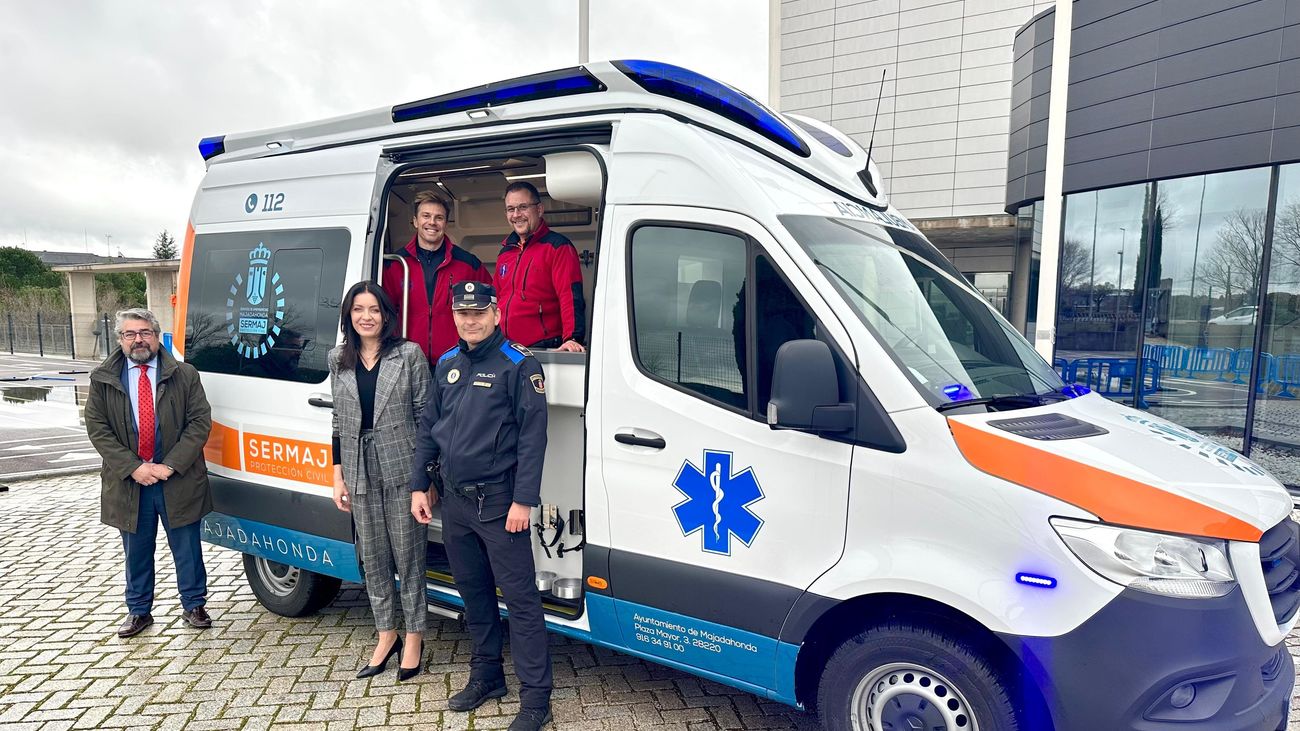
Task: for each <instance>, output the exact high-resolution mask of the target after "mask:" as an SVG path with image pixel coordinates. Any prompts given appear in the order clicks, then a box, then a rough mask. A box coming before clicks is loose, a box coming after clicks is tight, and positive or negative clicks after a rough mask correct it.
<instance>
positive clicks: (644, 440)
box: [614, 431, 668, 449]
mask: <svg viewBox="0 0 1300 731" xmlns="http://www.w3.org/2000/svg"><path fill="white" fill-rule="evenodd" d="M614 441H616V442H618V443H619V444H629V445H631V446H633V447H649V448H651V449H663V448H664V447H666V446H668V443H667V442H665V441H664V438H663V437H661V436H658V435H656V436H653V437H638V436H637V435H635V434H632V433H629V432H625V431H620V432H614Z"/></svg>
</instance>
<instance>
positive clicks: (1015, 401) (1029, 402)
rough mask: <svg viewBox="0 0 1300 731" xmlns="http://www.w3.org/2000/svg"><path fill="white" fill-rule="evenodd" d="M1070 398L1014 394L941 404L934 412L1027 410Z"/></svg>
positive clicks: (1043, 394)
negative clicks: (971, 408) (996, 408)
mask: <svg viewBox="0 0 1300 731" xmlns="http://www.w3.org/2000/svg"><path fill="white" fill-rule="evenodd" d="M1068 398H1069V396H1066V395H1065V394H1063V393H1060V392H1052V393H1014V394H1006V395H1003V396H987V397H985V398H968V399H965V400H962V401H953V402H952V403H950V404H939V405H938V406H936V407H934V410H935V411H938V412H940V413H942V412H944V411H948V410H950V409H955V408H958V407H960V406H1010V407H1014V408H1017V409H1027V408H1029V407H1031V406H1042V405H1043V404H1047V403H1055V402H1057V401H1065V400H1066V399H1068Z"/></svg>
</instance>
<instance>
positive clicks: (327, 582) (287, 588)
mask: <svg viewBox="0 0 1300 731" xmlns="http://www.w3.org/2000/svg"><path fill="white" fill-rule="evenodd" d="M244 576H245V577H246V578H247V579H248V586H249V588H251V589H252V590H253V595H254V596H256V597H257V601H259V602H261V603H262V606H264V607H266V608H267V609H269V610H271V611H272V612H274V613H276V614H278V615H280V616H281V617H305V616H307V615H308V614H313V613H315V612H316V611H318V610H319V609H321V608H322V607H324V606H325V605H327V604H329V603H330V602H332V601H334V597H335V596H338V593H339V586H340V585H342V583H343V582H341V581H340V580H338V579H336V578H334V577H333V576H325V575H324V574H318V573H315V572H314V571H308V570H306V569H300V568H298V567H297V566H289V565H288V564H282V563H279V562H277V561H269V560H267V559H265V558H262V557H261V556H254V555H253V554H251V553H245V554H244Z"/></svg>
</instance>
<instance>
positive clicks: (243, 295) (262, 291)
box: [226, 242, 285, 359]
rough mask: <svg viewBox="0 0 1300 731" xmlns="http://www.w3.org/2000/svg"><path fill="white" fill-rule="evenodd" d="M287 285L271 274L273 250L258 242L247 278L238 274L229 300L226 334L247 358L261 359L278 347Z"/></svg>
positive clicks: (249, 257) (251, 252) (237, 349)
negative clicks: (277, 341)
mask: <svg viewBox="0 0 1300 731" xmlns="http://www.w3.org/2000/svg"><path fill="white" fill-rule="evenodd" d="M284 309H285V308H284V284H282V283H281V282H280V275H279V273H278V272H275V271H272V270H271V250H270V249H268V248H266V244H264V243H261V242H258V244H257V246H256V247H255V248H253V249H252V250H251V251H249V252H248V274H247V278H245V275H244V273H243V272H239V273H236V274H235V280H234V282H233V283H232V284H231V285H230V291H229V295H228V296H227V297H226V334H227V335H229V336H230V344H231V345H232V346H234V348H235V351H236V352H237V353H239V355H240V356H242V357H244V358H253V359H256V358H260V357H262V356H264V355H266V354H267V353H268V352H269V351H270V350H271V348H274V347H275V339H276V338H277V337H279V336H280V328H281V327H282V326H283V325H284Z"/></svg>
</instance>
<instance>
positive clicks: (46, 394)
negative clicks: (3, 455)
mask: <svg viewBox="0 0 1300 731" xmlns="http://www.w3.org/2000/svg"><path fill="white" fill-rule="evenodd" d="M89 392H90V388H89V387H88V386H73V385H67V386H54V385H50V386H32V385H5V386H0V427H9V428H14V427H23V426H28V427H50V426H85V421H84V420H83V419H82V411H83V409H84V407H85V405H86V397H87V396H88V394H89Z"/></svg>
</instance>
